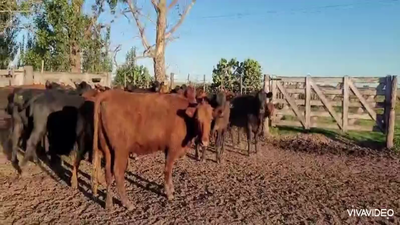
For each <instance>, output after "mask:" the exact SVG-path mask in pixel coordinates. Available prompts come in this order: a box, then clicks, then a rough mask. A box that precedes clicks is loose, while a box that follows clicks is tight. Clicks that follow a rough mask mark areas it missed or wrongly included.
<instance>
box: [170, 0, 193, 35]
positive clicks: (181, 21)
mask: <svg viewBox="0 0 400 225" xmlns="http://www.w3.org/2000/svg"><path fill="white" fill-rule="evenodd" d="M195 2H196V0H192V2H191V3H190V4H189V5H188V6H187V7H186V9H185V11H184V12H183V14H182V15H181V18H180V19H179V21H178V22H177V23H176V24H175V26H173V27H172V28H171V30H169V31H168V32H166V33H165V39H168V38H169V37H170V36H171V35H172V34H173V33H174V32H175V31H176V30H177V29H178V28H179V26H180V25H181V24H182V23H183V21H184V20H185V17H186V15H187V14H188V13H189V11H190V10H191V9H192V7H193V5H194V3H195Z"/></svg>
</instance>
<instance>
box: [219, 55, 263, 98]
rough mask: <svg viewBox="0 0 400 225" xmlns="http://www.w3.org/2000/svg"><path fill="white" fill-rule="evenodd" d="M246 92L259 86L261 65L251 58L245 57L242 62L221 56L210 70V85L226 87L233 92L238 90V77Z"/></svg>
mask: <svg viewBox="0 0 400 225" xmlns="http://www.w3.org/2000/svg"><path fill="white" fill-rule="evenodd" d="M241 77H242V86H243V88H245V89H246V90H245V91H247V92H249V91H254V90H259V89H260V88H261V81H262V71H261V65H260V64H259V63H258V62H257V61H256V60H253V59H245V60H244V61H243V62H239V61H237V60H236V59H235V58H233V59H231V60H230V61H228V60H227V59H224V58H222V59H221V60H220V61H219V62H218V64H217V65H216V66H215V67H214V69H213V72H212V78H213V83H212V87H213V88H214V89H215V88H220V87H223V88H226V89H229V90H231V91H234V92H240V79H241Z"/></svg>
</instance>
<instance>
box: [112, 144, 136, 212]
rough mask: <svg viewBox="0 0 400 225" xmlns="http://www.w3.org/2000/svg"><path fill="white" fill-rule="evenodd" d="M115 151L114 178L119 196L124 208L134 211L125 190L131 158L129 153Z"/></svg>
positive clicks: (122, 150)
mask: <svg viewBox="0 0 400 225" xmlns="http://www.w3.org/2000/svg"><path fill="white" fill-rule="evenodd" d="M124 150H125V149H121V151H114V154H115V163H114V176H115V181H116V183H117V190H118V194H119V196H120V198H121V201H122V204H123V206H125V207H126V208H127V209H128V210H129V211H131V210H133V209H134V206H133V205H132V203H131V202H130V201H129V200H128V197H127V196H126V190H125V176H124V175H125V170H126V166H127V160H128V157H129V151H127V150H126V151H124Z"/></svg>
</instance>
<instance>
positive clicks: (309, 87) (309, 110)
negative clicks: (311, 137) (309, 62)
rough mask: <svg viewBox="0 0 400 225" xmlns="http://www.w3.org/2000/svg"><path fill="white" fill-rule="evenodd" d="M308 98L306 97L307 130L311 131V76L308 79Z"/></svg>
mask: <svg viewBox="0 0 400 225" xmlns="http://www.w3.org/2000/svg"><path fill="white" fill-rule="evenodd" d="M305 91H306V93H305V94H306V97H305V105H306V109H305V115H306V129H307V130H308V129H310V127H311V84H310V76H307V77H306V89H305Z"/></svg>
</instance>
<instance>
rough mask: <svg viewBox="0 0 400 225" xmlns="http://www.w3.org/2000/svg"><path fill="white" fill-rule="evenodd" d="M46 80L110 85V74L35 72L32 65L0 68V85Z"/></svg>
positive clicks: (26, 83)
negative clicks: (11, 68) (10, 68)
mask: <svg viewBox="0 0 400 225" xmlns="http://www.w3.org/2000/svg"><path fill="white" fill-rule="evenodd" d="M46 81H53V82H63V83H66V84H73V83H74V82H81V81H86V82H87V83H89V84H95V83H98V84H101V85H103V86H111V74H110V73H104V74H89V73H82V74H81V73H67V72H45V71H44V72H36V71H33V68H32V66H25V67H23V68H20V69H18V70H11V71H8V70H0V87H5V86H10V85H13V86H18V85H30V84H44V83H45V82H46Z"/></svg>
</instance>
